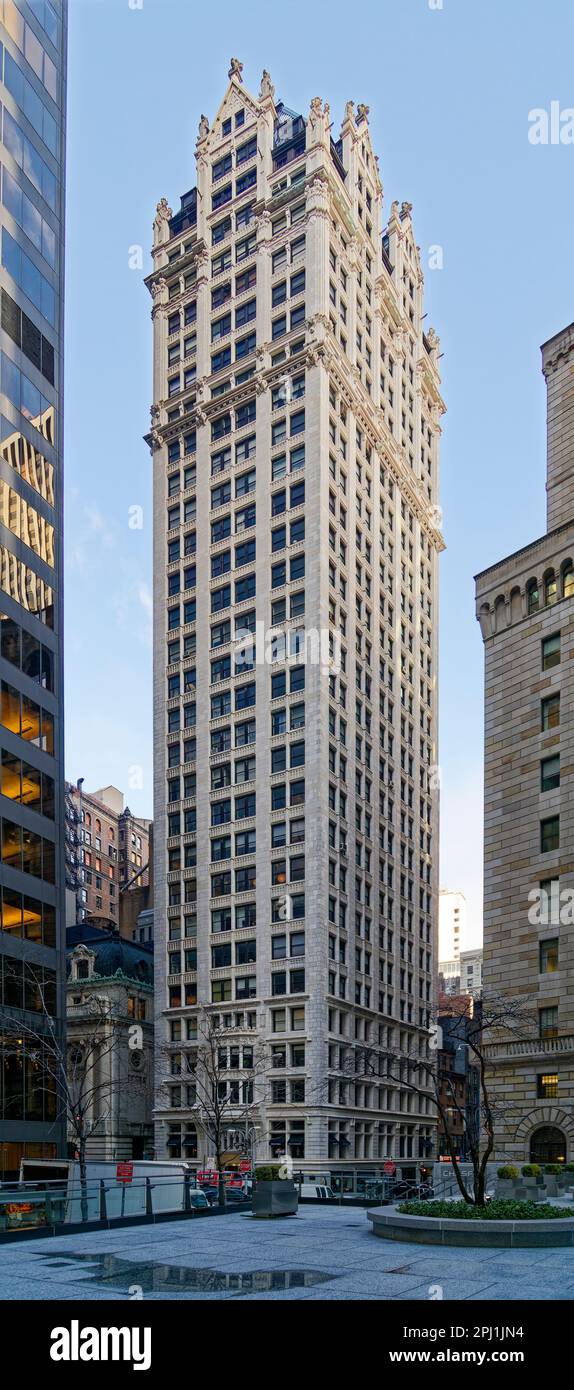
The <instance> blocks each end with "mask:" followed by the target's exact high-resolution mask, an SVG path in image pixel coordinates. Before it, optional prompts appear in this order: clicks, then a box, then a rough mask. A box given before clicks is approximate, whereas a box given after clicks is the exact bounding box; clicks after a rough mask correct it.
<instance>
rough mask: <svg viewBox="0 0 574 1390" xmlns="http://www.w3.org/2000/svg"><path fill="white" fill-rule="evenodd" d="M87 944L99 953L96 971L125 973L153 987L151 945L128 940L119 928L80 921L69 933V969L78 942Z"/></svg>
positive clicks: (95, 972)
mask: <svg viewBox="0 0 574 1390" xmlns="http://www.w3.org/2000/svg"><path fill="white" fill-rule="evenodd" d="M79 945H83V946H86V947H87V949H88V951H89V952H90V954H93V955H94V956H95V961H94V969H93V973H94V975H100V976H101V977H103V978H111V977H112V976H114V975H123V977H124V979H127V980H133V981H134V984H136V983H137V984H142V985H149V987H150V988H153V951H152V950H151V949H150V947H149V946H146V945H142V944H139V943H137V942H135V941H126V940H125V938H124V937H122V936H119V935H118V934H117V933H116V932H113V933H112V932H105V931H101V930H100V929H99V928H97V927H90V926H89V924H85V923H78V925H77V926H76V927H72V928H71V929H70V930H69V931H68V933H67V956H68V973H69V971H70V956H71V955H72V953H73V951H74V950H75V949H76V947H77V946H79Z"/></svg>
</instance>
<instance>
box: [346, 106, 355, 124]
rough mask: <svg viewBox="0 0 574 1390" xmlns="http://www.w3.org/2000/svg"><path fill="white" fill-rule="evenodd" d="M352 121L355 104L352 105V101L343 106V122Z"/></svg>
mask: <svg viewBox="0 0 574 1390" xmlns="http://www.w3.org/2000/svg"><path fill="white" fill-rule="evenodd" d="M354 119H355V103H354V101H347V102H346V104H345V120H346V121H353V120H354Z"/></svg>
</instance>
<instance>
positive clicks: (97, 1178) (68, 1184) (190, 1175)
mask: <svg viewBox="0 0 574 1390" xmlns="http://www.w3.org/2000/svg"><path fill="white" fill-rule="evenodd" d="M185 1179H187V1183H186V1182H185ZM186 1187H187V1199H186ZM84 1197H85V1203H86V1206H87V1220H88V1221H98V1220H100V1219H101V1218H102V1217H105V1218H110V1217H114V1216H136V1215H137V1216H144V1215H146V1214H148V1215H150V1214H151V1213H152V1212H153V1214H154V1215H156V1214H157V1213H158V1212H168V1211H184V1210H186V1200H187V1202H188V1205H191V1206H192V1207H197V1208H199V1207H204V1206H207V1205H208V1202H207V1198H206V1197H205V1195H204V1193H203V1192H202V1191H201V1188H198V1187H197V1181H196V1176H195V1172H194V1171H193V1169H192V1168H191V1166H190V1165H189V1164H187V1163H185V1162H178V1161H177V1160H173V1161H170V1160H165V1161H161V1160H159V1161H154V1160H152V1159H133V1160H125V1161H121V1160H120V1161H118V1162H117V1163H116V1162H112V1161H111V1160H102V1161H97V1162H89V1163H88V1165H87V1183H86V1192H85V1194H84ZM5 1201H8V1193H5V1192H0V1207H1V1206H2V1205H3V1203H4V1202H5ZM9 1204H10V1206H11V1208H12V1217H13V1222H14V1224H20V1223H19V1222H17V1219H16V1218H17V1208H18V1206H19V1205H22V1208H23V1209H24V1208H25V1207H26V1206H28V1207H31V1208H32V1210H31V1211H30V1213H29V1215H30V1218H31V1219H30V1223H29V1224H34V1225H35V1224H46V1223H47V1224H51V1223H52V1221H57V1222H58V1223H59V1222H61V1221H65V1222H66V1223H68V1222H80V1221H81V1220H82V1191H81V1184H80V1165H79V1163H78V1161H77V1159H27V1158H24V1159H22V1162H21V1165H20V1184H19V1186H18V1189H17V1190H15V1189H14V1188H12V1191H11V1193H10V1199H9ZM44 1213H45V1214H44ZM23 1214H24V1211H23ZM34 1215H35V1216H36V1220H34ZM83 1219H84V1220H85V1219H86V1214H85V1211H84V1216H83ZM10 1224H13V1223H12V1222H11V1223H10ZM25 1224H28V1223H27V1222H26V1223H25Z"/></svg>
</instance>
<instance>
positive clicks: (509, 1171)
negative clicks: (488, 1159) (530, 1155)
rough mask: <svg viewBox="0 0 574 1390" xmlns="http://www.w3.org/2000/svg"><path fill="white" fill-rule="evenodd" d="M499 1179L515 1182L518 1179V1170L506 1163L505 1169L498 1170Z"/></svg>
mask: <svg viewBox="0 0 574 1390" xmlns="http://www.w3.org/2000/svg"><path fill="white" fill-rule="evenodd" d="M498 1177H499V1178H500V1179H501V1180H502V1181H504V1180H506V1179H508V1180H512V1181H513V1182H515V1181H516V1179H517V1177H518V1168H515V1167H514V1166H513V1164H512V1163H505V1165H504V1167H503V1168H499V1169H498Z"/></svg>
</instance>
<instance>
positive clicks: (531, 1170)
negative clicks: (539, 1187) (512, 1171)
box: [520, 1163, 542, 1178]
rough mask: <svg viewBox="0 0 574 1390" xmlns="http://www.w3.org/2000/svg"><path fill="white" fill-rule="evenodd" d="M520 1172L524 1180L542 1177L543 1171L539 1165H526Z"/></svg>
mask: <svg viewBox="0 0 574 1390" xmlns="http://www.w3.org/2000/svg"><path fill="white" fill-rule="evenodd" d="M520 1171H521V1173H522V1176H523V1178H540V1177H542V1169H541V1167H540V1164H539V1163H525V1164H524V1167H523V1168H521V1170H520Z"/></svg>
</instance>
